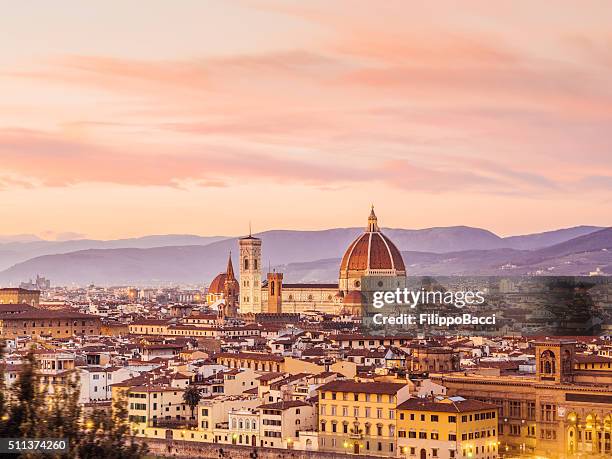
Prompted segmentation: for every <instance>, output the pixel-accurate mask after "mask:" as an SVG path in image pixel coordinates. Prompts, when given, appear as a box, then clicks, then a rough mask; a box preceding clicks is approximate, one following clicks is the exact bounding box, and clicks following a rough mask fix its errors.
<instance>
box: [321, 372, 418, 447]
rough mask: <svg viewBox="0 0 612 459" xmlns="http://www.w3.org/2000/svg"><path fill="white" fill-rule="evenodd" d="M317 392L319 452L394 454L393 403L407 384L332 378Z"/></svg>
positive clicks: (402, 395)
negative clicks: (333, 379) (336, 379)
mask: <svg viewBox="0 0 612 459" xmlns="http://www.w3.org/2000/svg"><path fill="white" fill-rule="evenodd" d="M318 391H319V450H320V451H331V452H343V453H351V454H356V455H358V454H361V455H368V456H372V455H374V456H384V457H388V456H395V455H396V449H397V448H396V439H397V436H396V406H397V404H398V403H401V402H403V401H404V400H406V399H407V398H408V396H409V386H408V385H407V384H401V383H389V382H376V383H374V382H355V381H350V380H346V381H332V382H329V383H327V384H324V385H323V386H321V387H319V390H318Z"/></svg>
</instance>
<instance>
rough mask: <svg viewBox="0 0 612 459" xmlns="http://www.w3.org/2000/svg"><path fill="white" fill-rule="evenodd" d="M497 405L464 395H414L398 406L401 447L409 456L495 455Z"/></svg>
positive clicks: (482, 458) (489, 458) (455, 458)
mask: <svg viewBox="0 0 612 459" xmlns="http://www.w3.org/2000/svg"><path fill="white" fill-rule="evenodd" d="M497 418H498V408H497V406H495V405H493V404H490V403H484V402H480V401H478V400H466V399H464V398H461V397H452V398H444V399H441V400H436V399H430V398H427V399H422V398H411V399H408V400H406V401H405V402H403V403H402V404H400V405H399V406H398V407H397V449H398V453H399V455H400V456H402V457H406V458H408V459H459V458H461V459H463V458H473V459H495V458H497V456H498V443H497Z"/></svg>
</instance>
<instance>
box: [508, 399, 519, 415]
mask: <svg viewBox="0 0 612 459" xmlns="http://www.w3.org/2000/svg"><path fill="white" fill-rule="evenodd" d="M508 406H509V408H510V417H511V418H520V417H521V402H520V401H519V400H510V402H509V405H508Z"/></svg>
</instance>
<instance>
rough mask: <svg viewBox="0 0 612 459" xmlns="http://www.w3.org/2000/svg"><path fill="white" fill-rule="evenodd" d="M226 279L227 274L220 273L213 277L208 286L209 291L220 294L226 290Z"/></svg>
mask: <svg viewBox="0 0 612 459" xmlns="http://www.w3.org/2000/svg"><path fill="white" fill-rule="evenodd" d="M225 279H227V274H225V273H220V274H217V276H216V277H215V278H214V279H213V281H212V282H211V283H210V286H209V287H208V293H215V294H220V293H223V292H224V290H225Z"/></svg>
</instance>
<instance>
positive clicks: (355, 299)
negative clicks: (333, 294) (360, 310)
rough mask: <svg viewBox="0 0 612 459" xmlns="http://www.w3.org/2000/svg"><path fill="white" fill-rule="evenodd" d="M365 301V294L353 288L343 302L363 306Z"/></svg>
mask: <svg viewBox="0 0 612 459" xmlns="http://www.w3.org/2000/svg"><path fill="white" fill-rule="evenodd" d="M363 303H364V298H363V294H362V293H361V292H360V291H358V290H353V291H351V292H349V293H347V294H346V296H345V297H344V299H343V300H342V304H344V305H348V306H361V305H362V304H363Z"/></svg>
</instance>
